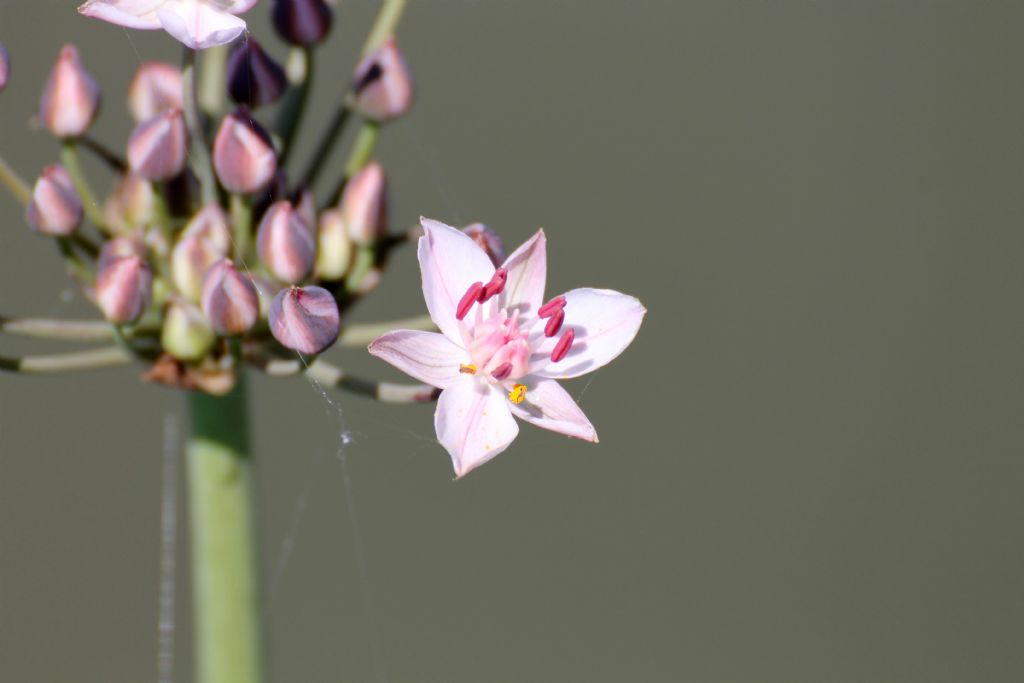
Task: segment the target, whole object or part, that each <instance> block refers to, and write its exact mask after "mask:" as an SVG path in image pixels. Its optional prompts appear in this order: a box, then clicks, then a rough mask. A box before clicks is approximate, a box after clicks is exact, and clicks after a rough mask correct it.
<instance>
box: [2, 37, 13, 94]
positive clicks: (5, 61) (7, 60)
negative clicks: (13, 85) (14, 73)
mask: <svg viewBox="0 0 1024 683" xmlns="http://www.w3.org/2000/svg"><path fill="white" fill-rule="evenodd" d="M10 76H11V56H10V55H9V54H8V53H7V48H6V47H4V44H3V43H0V92H3V91H4V88H6V87H7V79H8V78H10Z"/></svg>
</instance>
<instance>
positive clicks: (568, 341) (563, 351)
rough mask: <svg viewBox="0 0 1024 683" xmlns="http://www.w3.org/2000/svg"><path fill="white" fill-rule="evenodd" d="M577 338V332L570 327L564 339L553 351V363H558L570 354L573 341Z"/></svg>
mask: <svg viewBox="0 0 1024 683" xmlns="http://www.w3.org/2000/svg"><path fill="white" fill-rule="evenodd" d="M575 338H576V332H574V331H573V329H572V328H571V327H570V328H569V329H567V330H566V331H565V332H564V333H563V334H562V338H561V339H559V340H558V343H557V344H555V348H554V349H553V350H552V351H551V362H552V363H557V362H558V361H560V360H562V359H563V358H565V357H566V355H567V354H568V353H569V348H570V347H571V346H572V340H573V339H575Z"/></svg>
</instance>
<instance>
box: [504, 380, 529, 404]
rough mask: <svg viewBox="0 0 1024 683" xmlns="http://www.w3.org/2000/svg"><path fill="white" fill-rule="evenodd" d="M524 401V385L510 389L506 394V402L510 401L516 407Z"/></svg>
mask: <svg viewBox="0 0 1024 683" xmlns="http://www.w3.org/2000/svg"><path fill="white" fill-rule="evenodd" d="M525 399H526V385H525V384H517V385H515V386H514V387H512V391H510V392H508V400H510V401H512V402H513V403H515V404H516V405H519V404H520V403H522V402H523V401H524V400H525Z"/></svg>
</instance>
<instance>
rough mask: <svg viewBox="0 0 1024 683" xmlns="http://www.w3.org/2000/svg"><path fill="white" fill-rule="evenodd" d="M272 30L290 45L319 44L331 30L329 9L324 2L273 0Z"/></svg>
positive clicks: (317, 0) (315, 0)
mask: <svg viewBox="0 0 1024 683" xmlns="http://www.w3.org/2000/svg"><path fill="white" fill-rule="evenodd" d="M270 12H271V17H272V18H273V20H274V28H275V29H277V32H278V34H279V35H280V36H281V37H282V38H284V39H285V40H286V41H287V42H289V43H291V44H292V45H313V44H315V43H319V42H320V41H321V40H323V39H324V37H325V36H326V35H327V32H328V31H330V30H331V8H330V7H328V6H327V3H325V2H324V0H274V2H273V4H272V5H271V7H270Z"/></svg>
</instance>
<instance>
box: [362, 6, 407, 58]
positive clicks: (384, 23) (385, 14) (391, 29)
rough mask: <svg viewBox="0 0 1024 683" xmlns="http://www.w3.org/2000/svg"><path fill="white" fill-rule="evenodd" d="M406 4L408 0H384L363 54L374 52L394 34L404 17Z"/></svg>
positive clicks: (367, 38)
mask: <svg viewBox="0 0 1024 683" xmlns="http://www.w3.org/2000/svg"><path fill="white" fill-rule="evenodd" d="M405 6H406V0H384V4H383V5H381V8H380V12H379V13H378V14H377V20H376V21H375V22H374V23H373V28H371V29H370V33H369V35H367V36H366V42H365V43H363V55H368V54H369V53H371V52H373V51H374V50H376V49H377V48H378V47H380V46H381V45H383V44H384V41H386V40H387V39H388V38H389V37H391V36H392V35H394V33H395V28H397V26H398V21H399V20H400V19H401V18H402V12H404V11H405Z"/></svg>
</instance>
